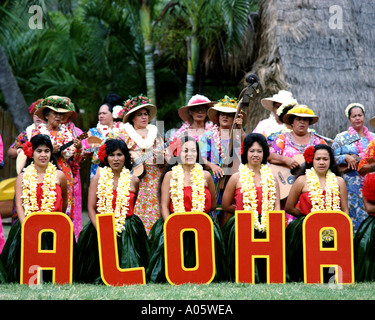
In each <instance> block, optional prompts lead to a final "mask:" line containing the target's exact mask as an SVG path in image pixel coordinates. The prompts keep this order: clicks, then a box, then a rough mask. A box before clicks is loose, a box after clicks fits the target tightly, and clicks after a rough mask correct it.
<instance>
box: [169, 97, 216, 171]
mask: <svg viewBox="0 0 375 320" xmlns="http://www.w3.org/2000/svg"><path fill="white" fill-rule="evenodd" d="M215 103H216V102H215V101H211V100H210V99H208V98H207V97H206V96H204V95H201V94H196V95H194V96H192V97H191V98H190V100H189V101H188V103H187V105H186V106H183V107H181V108H179V109H178V116H179V117H180V119H181V120H182V121H183V124H182V126H181V127H180V128H179V129H178V130H177V131H176V132H175V133H174V134H173V136H172V138H171V140H173V139H175V138H181V136H183V135H188V136H191V137H193V138H194V139H195V140H196V141H197V142H198V144H199V148H200V151H201V157H202V158H204V157H206V155H205V154H206V153H207V144H208V141H207V136H206V135H205V133H206V132H208V131H210V130H211V129H212V128H213V126H214V124H213V122H212V121H210V119H209V118H208V115H207V112H208V109H209V108H210V107H212V106H213V105H214V104H215ZM209 169H213V170H216V171H218V172H220V170H221V169H220V168H219V167H213V168H209Z"/></svg>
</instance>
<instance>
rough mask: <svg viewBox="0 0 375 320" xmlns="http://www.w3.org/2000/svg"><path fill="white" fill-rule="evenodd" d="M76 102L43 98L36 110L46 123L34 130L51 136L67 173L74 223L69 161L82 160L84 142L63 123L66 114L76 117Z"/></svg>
mask: <svg viewBox="0 0 375 320" xmlns="http://www.w3.org/2000/svg"><path fill="white" fill-rule="evenodd" d="M73 108H74V104H73V103H72V102H71V100H70V99H69V98H67V97H61V96H50V97H47V98H46V99H43V100H42V102H41V103H40V104H39V105H38V108H37V110H36V111H35V113H36V115H37V116H38V117H39V118H41V119H42V120H44V121H45V122H46V123H45V124H44V123H42V124H40V125H39V126H38V127H37V129H36V130H35V131H34V132H33V134H32V135H33V136H34V135H37V134H46V135H48V136H49V137H50V139H51V141H52V146H53V153H54V154H55V156H56V158H57V166H58V168H59V169H60V170H61V171H62V172H63V173H64V174H65V177H66V180H67V186H68V207H67V211H66V213H67V214H68V215H69V217H70V218H71V219H72V221H73V224H74V179H73V173H72V169H71V167H70V165H69V161H71V160H74V161H75V162H80V160H81V157H82V143H81V141H80V140H79V139H77V138H75V137H73V134H72V133H71V132H70V131H69V129H68V128H67V127H66V126H65V125H64V124H63V119H64V117H65V116H72V117H74V111H73V110H74V109H73ZM70 141H74V144H73V145H71V146H70V147H68V148H66V149H65V150H63V151H62V152H60V148H61V146H62V145H63V144H65V143H68V142H70Z"/></svg>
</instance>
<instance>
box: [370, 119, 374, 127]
mask: <svg viewBox="0 0 375 320" xmlns="http://www.w3.org/2000/svg"><path fill="white" fill-rule="evenodd" d="M370 124H371V125H372V126H373V127H375V116H374V117H372V118H371V119H370Z"/></svg>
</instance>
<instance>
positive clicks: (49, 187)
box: [21, 162, 57, 216]
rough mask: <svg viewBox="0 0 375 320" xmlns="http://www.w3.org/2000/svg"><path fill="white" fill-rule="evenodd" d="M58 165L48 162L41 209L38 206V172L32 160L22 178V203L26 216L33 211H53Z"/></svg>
mask: <svg viewBox="0 0 375 320" xmlns="http://www.w3.org/2000/svg"><path fill="white" fill-rule="evenodd" d="M56 178H57V174H56V167H55V165H53V164H52V163H51V162H49V163H48V166H47V169H46V172H45V174H44V179H43V186H42V191H43V197H42V203H41V206H40V209H39V208H38V202H37V196H36V189H37V184H38V183H37V181H38V174H37V171H36V168H35V166H34V162H32V163H31V164H30V165H29V166H28V167H27V168H26V169H25V170H24V174H23V179H22V196H21V198H22V199H23V202H22V205H23V209H24V211H25V216H27V215H28V214H30V213H32V212H38V211H42V212H52V211H53V210H54V208H55V201H56V191H55V190H56Z"/></svg>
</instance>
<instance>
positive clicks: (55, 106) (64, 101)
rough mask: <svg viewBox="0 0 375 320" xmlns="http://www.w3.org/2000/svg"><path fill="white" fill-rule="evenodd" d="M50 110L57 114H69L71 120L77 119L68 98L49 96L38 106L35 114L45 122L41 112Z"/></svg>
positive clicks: (73, 107)
mask: <svg viewBox="0 0 375 320" xmlns="http://www.w3.org/2000/svg"><path fill="white" fill-rule="evenodd" d="M46 108H48V109H51V110H53V111H55V112H57V113H69V119H70V120H72V119H74V118H76V117H77V112H76V111H75V106H74V103H73V102H72V101H71V100H70V98H68V97H61V96H49V97H47V98H45V99H42V101H41V102H40V103H39V104H38V106H37V110H36V111H35V114H36V115H37V116H38V117H39V118H40V119H42V120H44V121H47V119H46V118H45V117H44V114H43V110H44V109H46Z"/></svg>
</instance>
